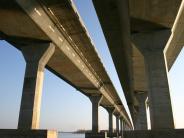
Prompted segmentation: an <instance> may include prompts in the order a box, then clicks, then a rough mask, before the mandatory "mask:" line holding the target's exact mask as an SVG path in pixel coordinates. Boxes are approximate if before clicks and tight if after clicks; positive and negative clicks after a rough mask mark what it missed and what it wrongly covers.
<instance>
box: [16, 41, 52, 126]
mask: <svg viewBox="0 0 184 138" xmlns="http://www.w3.org/2000/svg"><path fill="white" fill-rule="evenodd" d="M54 50H55V46H54V45H53V44H51V43H38V44H30V45H28V46H26V47H22V49H21V51H22V54H23V56H24V58H25V61H26V72H25V77H24V86H23V92H22V100H21V107H20V114H19V122H18V128H21V129H38V128H39V121H40V119H39V118H40V104H41V94H42V85H43V77H44V69H45V65H46V64H47V62H48V60H49V59H50V57H51V56H52V54H53V53H54Z"/></svg>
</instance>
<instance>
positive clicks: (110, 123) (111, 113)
mask: <svg viewBox="0 0 184 138" xmlns="http://www.w3.org/2000/svg"><path fill="white" fill-rule="evenodd" d="M105 109H106V110H107V112H108V113H109V133H110V134H112V133H113V112H114V110H115V107H105Z"/></svg>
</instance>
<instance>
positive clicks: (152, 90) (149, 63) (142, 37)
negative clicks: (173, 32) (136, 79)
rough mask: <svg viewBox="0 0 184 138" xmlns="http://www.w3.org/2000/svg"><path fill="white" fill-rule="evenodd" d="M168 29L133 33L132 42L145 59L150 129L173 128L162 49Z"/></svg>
mask: <svg viewBox="0 0 184 138" xmlns="http://www.w3.org/2000/svg"><path fill="white" fill-rule="evenodd" d="M169 36H170V30H159V31H155V32H151V33H150V32H149V33H138V34H135V35H133V42H134V43H135V45H136V46H137V47H138V49H139V50H140V51H141V53H142V54H143V56H144V60H145V67H146V76H147V80H148V98H149V105H150V106H149V107H150V120H151V129H169V128H174V121H173V114H172V107H171V100H170V93H169V84H168V78H167V71H166V64H165V58H164V54H163V49H164V47H165V45H166V43H167V41H168V38H169Z"/></svg>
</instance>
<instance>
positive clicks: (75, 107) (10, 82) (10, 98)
mask: <svg viewBox="0 0 184 138" xmlns="http://www.w3.org/2000/svg"><path fill="white" fill-rule="evenodd" d="M74 2H75V3H76V6H77V8H78V10H79V13H80V15H81V17H82V19H83V21H84V23H85V25H86V27H87V29H88V31H89V33H90V36H91V38H92V40H93V42H94V44H95V46H96V49H97V51H98V53H99V55H100V57H101V59H102V61H103V63H104V66H105V68H106V70H107V72H108V74H109V76H110V78H111V80H112V81H113V83H114V85H115V87H116V89H117V91H118V93H119V95H120V97H121V99H122V101H123V103H124V104H125V106H126V108H127V105H126V101H125V99H124V95H123V91H122V88H121V86H120V83H119V80H118V77H117V73H116V71H115V68H114V65H113V63H112V59H111V57H110V54H109V51H108V48H107V44H106V41H105V39H104V36H103V33H102V30H101V28H100V25H99V22H98V19H97V17H96V13H95V11H94V8H93V5H92V2H91V0H74ZM183 59H184V50H183V51H182V52H181V54H180V55H179V57H178V59H177V61H176V62H175V64H174V65H173V67H172V69H171V71H170V72H169V81H170V88H171V98H172V106H173V111H174V119H175V124H176V127H177V128H183V127H184V119H183V116H184V110H182V109H183V107H184V100H183V97H184V85H183V82H184V71H183V70H184V61H183ZM24 72H25V61H24V59H23V56H22V54H21V53H20V51H18V50H17V49H15V48H14V47H13V46H11V45H10V44H8V43H7V42H5V41H0V128H16V127H17V122H18V114H19V108H20V100H21V94H22V87H23V79H24ZM99 109H100V111H99V120H100V122H99V124H100V129H107V128H108V114H107V112H106V111H105V110H104V109H103V108H102V107H100V108H99ZM114 122H115V121H114ZM40 128H48V129H57V130H63V131H72V130H76V129H91V103H90V101H89V99H88V98H87V97H85V96H84V95H83V94H81V93H80V92H78V91H76V89H74V88H72V87H71V86H70V85H68V84H67V83H65V82H64V81H62V80H61V79H59V78H58V77H56V76H55V75H53V74H52V73H50V72H49V71H47V70H45V79H44V86H43V94H42V106H41V121H40Z"/></svg>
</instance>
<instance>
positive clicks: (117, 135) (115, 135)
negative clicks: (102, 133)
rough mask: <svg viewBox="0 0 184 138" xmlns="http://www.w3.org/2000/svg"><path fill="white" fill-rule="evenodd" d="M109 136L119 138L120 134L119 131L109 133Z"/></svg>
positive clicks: (109, 137)
mask: <svg viewBox="0 0 184 138" xmlns="http://www.w3.org/2000/svg"><path fill="white" fill-rule="evenodd" d="M107 137H108V138H118V137H120V135H119V134H118V133H117V132H114V133H107Z"/></svg>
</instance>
